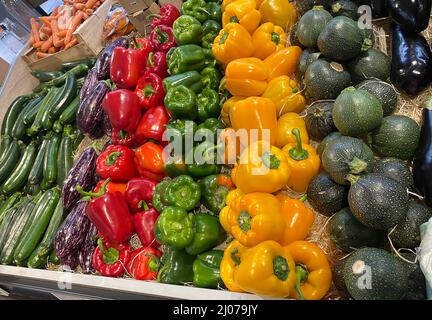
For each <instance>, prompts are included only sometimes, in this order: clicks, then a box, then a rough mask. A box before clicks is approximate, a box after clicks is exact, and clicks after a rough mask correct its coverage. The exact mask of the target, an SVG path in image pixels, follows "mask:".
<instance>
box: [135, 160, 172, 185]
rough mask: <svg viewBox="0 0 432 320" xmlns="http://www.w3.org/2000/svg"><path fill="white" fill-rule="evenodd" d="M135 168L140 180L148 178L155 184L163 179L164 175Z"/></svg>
mask: <svg viewBox="0 0 432 320" xmlns="http://www.w3.org/2000/svg"><path fill="white" fill-rule="evenodd" d="M135 161H136V157H135ZM137 168H138V172H139V174H140V177H141V178H148V179H152V180H154V181H157V182H159V181H161V180H162V179H163V178H165V173H154V172H151V171H148V170H144V169H141V168H140V167H139V166H138V165H137Z"/></svg>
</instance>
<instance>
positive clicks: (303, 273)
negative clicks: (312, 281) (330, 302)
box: [296, 264, 309, 300]
mask: <svg viewBox="0 0 432 320" xmlns="http://www.w3.org/2000/svg"><path fill="white" fill-rule="evenodd" d="M308 276H309V272H308V271H307V269H306V268H305V267H303V266H302V265H300V264H298V265H296V292H297V298H298V300H304V296H303V292H302V290H301V284H302V283H304V282H305V281H306V280H307V278H308Z"/></svg>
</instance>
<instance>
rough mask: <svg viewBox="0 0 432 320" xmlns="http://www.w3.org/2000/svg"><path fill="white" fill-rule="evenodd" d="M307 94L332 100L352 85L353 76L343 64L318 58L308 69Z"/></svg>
mask: <svg viewBox="0 0 432 320" xmlns="http://www.w3.org/2000/svg"><path fill="white" fill-rule="evenodd" d="M304 83H305V86H306V95H307V96H308V97H309V98H311V99H313V100H332V99H336V97H337V96H338V95H339V94H340V93H341V91H342V90H343V89H345V88H346V87H349V86H350V85H351V76H350V74H349V72H348V71H346V70H345V69H344V68H343V66H342V65H340V64H338V63H335V62H329V61H327V60H324V59H318V60H316V61H314V62H312V63H311V64H310V65H309V67H308V68H307V70H306V73H305V77H304Z"/></svg>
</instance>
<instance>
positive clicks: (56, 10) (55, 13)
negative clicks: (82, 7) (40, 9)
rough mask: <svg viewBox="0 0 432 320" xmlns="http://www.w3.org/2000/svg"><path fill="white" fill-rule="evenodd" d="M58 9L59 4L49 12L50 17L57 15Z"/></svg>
mask: <svg viewBox="0 0 432 320" xmlns="http://www.w3.org/2000/svg"><path fill="white" fill-rule="evenodd" d="M59 10H60V6H57V7H55V8H54V10H53V12H51V17H53V16H57V15H58V12H59Z"/></svg>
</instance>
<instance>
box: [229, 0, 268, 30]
mask: <svg viewBox="0 0 432 320" xmlns="http://www.w3.org/2000/svg"><path fill="white" fill-rule="evenodd" d="M260 21H261V13H260V12H259V11H258V10H257V4H256V2H255V0H236V1H233V2H231V3H229V4H227V5H226V6H225V10H224V11H223V14H222V27H223V28H225V26H226V25H228V24H229V23H232V22H234V23H239V24H240V25H242V26H243V27H244V28H245V29H246V30H247V31H248V32H249V33H250V34H252V33H253V32H254V31H255V29H256V28H258V26H259V24H260Z"/></svg>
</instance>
